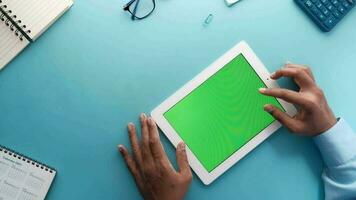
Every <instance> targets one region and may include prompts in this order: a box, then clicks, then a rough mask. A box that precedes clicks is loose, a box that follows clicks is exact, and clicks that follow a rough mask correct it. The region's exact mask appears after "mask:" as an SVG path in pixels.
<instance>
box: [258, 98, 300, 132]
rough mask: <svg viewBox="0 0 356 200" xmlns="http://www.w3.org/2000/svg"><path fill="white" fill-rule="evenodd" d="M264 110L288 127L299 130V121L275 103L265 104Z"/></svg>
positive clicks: (295, 130) (294, 130)
mask: <svg viewBox="0 0 356 200" xmlns="http://www.w3.org/2000/svg"><path fill="white" fill-rule="evenodd" d="M264 110H265V111H266V112H268V113H269V114H271V115H272V116H273V117H274V118H275V119H276V120H278V121H279V122H280V123H281V124H283V126H285V127H287V128H288V129H289V130H291V131H292V132H298V129H299V127H298V123H297V122H296V120H295V119H293V118H291V117H290V116H289V115H287V114H286V113H285V112H283V111H281V110H280V109H279V108H276V107H275V106H273V105H270V104H267V105H265V106H264Z"/></svg>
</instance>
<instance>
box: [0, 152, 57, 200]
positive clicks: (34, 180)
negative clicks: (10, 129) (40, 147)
mask: <svg viewBox="0 0 356 200" xmlns="http://www.w3.org/2000/svg"><path fill="white" fill-rule="evenodd" d="M55 175H56V170H55V169H53V168H52V167H49V166H47V165H45V164H42V163H40V162H38V161H35V160H33V159H31V158H29V157H26V156H24V155H22V154H19V153H17V152H14V151H12V150H10V149H8V148H6V147H3V146H1V145H0V200H13V199H14V200H15V199H16V200H41V199H42V200H43V199H45V197H46V194H47V192H48V190H49V187H50V186H51V184H52V181H53V179H54V177H55Z"/></svg>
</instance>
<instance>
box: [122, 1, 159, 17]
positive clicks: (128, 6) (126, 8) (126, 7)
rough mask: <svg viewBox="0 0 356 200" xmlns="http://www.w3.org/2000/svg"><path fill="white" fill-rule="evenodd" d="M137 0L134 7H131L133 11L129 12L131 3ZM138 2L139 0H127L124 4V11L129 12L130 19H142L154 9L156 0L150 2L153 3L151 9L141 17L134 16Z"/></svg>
mask: <svg viewBox="0 0 356 200" xmlns="http://www.w3.org/2000/svg"><path fill="white" fill-rule="evenodd" d="M136 1H137V3H136V4H135V7H134V9H133V11H132V12H131V10H130V7H131V6H132V4H133V3H135V2H136ZM139 3H140V0H131V1H130V2H128V3H127V4H126V5H124V11H128V12H129V13H130V14H131V19H132V20H136V19H138V20H142V19H145V18H147V17H148V16H150V15H151V14H152V13H153V11H154V10H155V9H156V0H152V3H153V8H152V10H151V11H150V12H149V13H148V14H147V15H145V16H143V17H138V16H136V11H137V7H138V4H139Z"/></svg>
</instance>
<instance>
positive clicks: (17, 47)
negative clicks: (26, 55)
mask: <svg viewBox="0 0 356 200" xmlns="http://www.w3.org/2000/svg"><path fill="white" fill-rule="evenodd" d="M0 36H1V37H0V70H1V69H2V68H3V67H4V66H5V65H6V64H7V63H9V62H10V61H11V60H12V59H13V58H14V57H15V56H16V55H17V54H19V53H20V52H21V51H22V50H23V49H24V48H25V47H26V46H27V45H28V44H29V42H28V41H27V40H26V39H24V40H23V41H21V40H20V38H19V36H16V35H15V33H14V32H13V31H11V30H10V28H9V27H8V26H6V24H5V22H3V21H1V20H0Z"/></svg>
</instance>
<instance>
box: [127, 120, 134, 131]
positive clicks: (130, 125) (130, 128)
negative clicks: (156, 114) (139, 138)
mask: <svg viewBox="0 0 356 200" xmlns="http://www.w3.org/2000/svg"><path fill="white" fill-rule="evenodd" d="M133 126H134V124H133V123H132V122H130V123H129V124H128V125H127V128H128V129H129V130H130V131H131V130H132V128H133Z"/></svg>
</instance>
